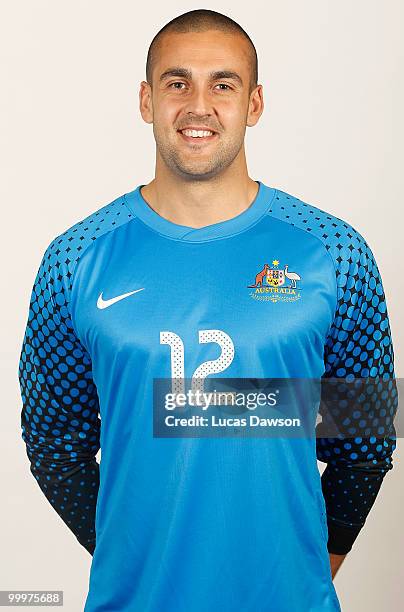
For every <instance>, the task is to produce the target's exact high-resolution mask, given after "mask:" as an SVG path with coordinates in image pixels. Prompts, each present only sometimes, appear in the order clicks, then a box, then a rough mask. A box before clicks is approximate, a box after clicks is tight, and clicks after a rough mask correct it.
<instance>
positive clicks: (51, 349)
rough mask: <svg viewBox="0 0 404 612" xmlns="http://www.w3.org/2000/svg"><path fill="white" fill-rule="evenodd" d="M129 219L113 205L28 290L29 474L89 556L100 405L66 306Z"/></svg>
mask: <svg viewBox="0 0 404 612" xmlns="http://www.w3.org/2000/svg"><path fill="white" fill-rule="evenodd" d="M130 217H131V214H130V213H129V211H128V209H127V207H126V205H125V203H124V202H123V200H122V198H118V199H116V200H114V201H113V202H111V203H110V204H107V205H106V206H104V207H103V208H100V209H99V210H98V211H96V212H95V213H92V214H91V215H89V216H88V217H86V218H85V219H83V220H82V221H80V222H78V223H76V224H75V225H73V226H72V227H71V228H69V229H68V230H67V231H65V232H64V233H63V234H61V235H59V236H57V237H56V238H55V239H54V240H53V241H52V242H51V243H50V244H49V246H48V247H47V249H46V251H45V254H44V256H43V258H42V261H41V264H40V267H39V270H38V273H37V275H36V278H35V282H34V286H33V289H32V294H31V300H30V306H29V314H28V322H27V326H26V330H25V335H24V340H23V345H22V349H21V354H20V361H19V381H20V388H21V396H22V402H23V405H22V410H21V427H22V437H23V440H24V442H25V443H26V449H27V455H28V457H29V460H30V465H31V471H32V473H33V475H34V476H35V478H36V480H37V482H38V484H39V486H40V488H41V489H42V491H43V492H44V494H45V495H46V497H47V499H48V500H49V501H50V503H51V504H52V506H53V507H54V508H55V510H56V511H57V512H58V514H59V515H60V516H61V518H62V519H63V520H64V521H65V523H66V524H67V525H68V526H69V528H70V529H71V530H72V532H73V533H74V534H75V535H76V537H77V539H78V540H79V542H80V543H81V544H82V545H83V546H84V547H85V548H86V549H87V550H88V551H89V552H90V553H93V551H94V546H95V525H94V523H95V505H96V501H97V494H98V487H99V466H98V463H97V461H96V459H95V455H96V453H97V451H98V450H99V444H100V442H99V436H100V418H99V403H98V396H97V390H96V387H95V385H94V382H93V378H92V372H91V360H90V356H89V354H88V353H87V351H86V349H85V348H84V347H83V346H82V344H81V343H80V341H79V340H78V338H77V337H76V335H75V333H74V330H73V327H72V321H71V318H70V313H69V300H70V292H71V285H72V279H73V275H74V270H75V267H76V264H77V262H78V260H79V258H80V257H81V255H82V254H83V253H84V252H85V250H86V249H87V248H88V247H89V246H90V245H91V244H92V243H93V242H94V240H96V239H97V238H98V237H99V236H101V235H103V234H105V233H106V232H108V231H111V230H113V229H114V228H115V227H118V226H120V225H122V224H124V223H126V222H127V221H128V220H129V219H130Z"/></svg>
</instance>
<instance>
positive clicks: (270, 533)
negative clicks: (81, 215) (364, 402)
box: [19, 181, 395, 612]
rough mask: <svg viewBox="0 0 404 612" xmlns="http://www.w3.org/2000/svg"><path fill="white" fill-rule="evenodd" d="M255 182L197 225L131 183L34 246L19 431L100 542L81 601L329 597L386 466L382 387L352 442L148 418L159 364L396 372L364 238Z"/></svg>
mask: <svg viewBox="0 0 404 612" xmlns="http://www.w3.org/2000/svg"><path fill="white" fill-rule="evenodd" d="M257 183H258V192H257V195H256V197H255V199H254V201H253V202H252V204H251V205H250V206H249V208H247V209H246V210H245V211H244V212H242V213H241V214H239V215H237V216H235V217H233V218H231V219H229V220H226V221H223V222H220V223H215V224H213V225H209V226H205V227H201V228H192V227H187V226H183V225H178V224H175V223H172V222H170V221H168V220H167V219H165V218H163V217H161V216H160V215H159V214H158V213H157V212H156V211H154V210H153V209H152V208H151V207H150V206H149V204H148V203H147V202H146V201H145V200H144V198H143V196H142V193H141V187H142V186H143V185H139V186H138V187H137V188H135V189H134V190H133V191H131V192H129V193H125V194H124V195H122V196H120V197H118V198H116V199H115V200H114V201H112V202H110V203H109V204H107V205H105V206H103V207H102V208H100V209H98V210H97V211H96V212H94V213H92V214H90V215H89V216H88V217H86V218H85V219H83V220H81V221H79V222H78V223H76V224H74V225H73V226H72V227H70V228H69V229H67V230H66V231H65V232H63V233H62V234H60V235H59V236H57V237H56V238H54V239H53V240H52V242H51V243H50V244H49V246H48V247H47V249H46V251H45V253H44V255H43V258H42V261H41V264H40V266H39V269H38V272H37V276H36V279H35V283H34V287H33V290H32V295H31V301H30V305H29V315H28V321H27V325H26V330H25V335H24V339H23V346H22V350H21V355H20V362H19V379H20V385H21V395H22V400H23V405H22V411H21V425H22V436H23V439H24V441H25V444H26V449H27V454H28V457H29V460H30V465H31V471H32V473H33V475H34V477H35V478H36V480H37V482H38V484H39V486H40V488H41V490H42V491H43V493H44V494H45V495H46V497H47V499H48V500H49V502H50V503H51V504H52V506H53V507H54V509H55V510H56V511H57V512H58V514H59V515H60V516H61V518H62V519H63V521H64V522H65V523H66V525H68V527H69V528H70V529H71V531H72V532H73V533H74V534H75V536H76V537H77V539H78V540H79V542H80V543H81V544H82V545H83V546H84V547H85V548H86V549H87V550H88V551H89V552H90V553H91V554H92V555H93V557H92V563H91V570H90V577H89V590H88V595H87V598H86V602H85V606H84V610H85V612H104V611H105V612H107V611H108V612H118V611H122V612H124V611H125V612H219V611H220V612H233V611H239V610H240V611H242V612H253V611H254V612H258V611H262V612H264V611H265V612H320V611H321V612H327V611H329V612H331V611H334V612H335V611H338V610H340V605H339V602H338V598H337V595H336V592H335V589H334V586H333V582H332V578H331V573H330V566H329V552H335V553H340V554H343V553H346V552H348V551H349V550H350V549H351V547H352V544H353V542H354V540H355V538H356V537H357V535H358V534H359V531H360V529H361V528H362V527H363V525H364V523H365V520H366V516H367V514H368V512H369V510H370V508H371V506H372V504H373V502H374V501H375V498H376V495H377V493H378V491H379V489H380V486H381V483H382V480H383V477H384V475H385V473H386V472H387V471H388V470H390V469H391V467H392V453H393V450H394V448H395V435H394V428H393V427H392V426H390V427H388V425H389V423H390V424H391V419H390V417H391V415H392V412H393V409H394V401H393V400H391V399H388V400H386V401H385V402H376V401H375V406H374V410H376V411H377V414H376V417H380V418H382V420H383V422H384V423H385V424H387V426H386V427H385V428H384V427H381V428H379V434H380V435H379V436H373V435H372V436H368V437H367V438H365V437H364V436H363V427H361V429H360V435H359V433H358V432H359V425H358V422H359V421H358V419H359V420H360V415H356V417H355V416H354V415H353V414H349V415H347V417H346V418H347V419H348V422H349V432H350V438H349V440H347V439H346V437H344V438H343V439H342V438H341V439H339V438H338V437H333V438H324V437H323V438H318V439H316V438H315V437H314V436H305V437H296V438H293V437H290V436H289V437H287V436H285V437H283V436H272V437H269V436H268V437H265V436H264V437H254V436H251V437H248V436H228V437H226V436H222V437H218V436H216V437H215V436H194V437H192V436H186V435H181V433H178V434H177V435H171V436H170V435H169V436H164V435H159V434H158V432H157V434H156V431H155V427H154V418H155V411H156V407H155V405H154V403H153V397H154V396H153V389H154V384H155V381H156V379H159V378H161V379H171V380H173V379H178V380H180V379H181V377H185V378H186V379H193V378H194V377H196V376H199V377H201V378H202V379H203V378H205V379H208V378H209V377H214V376H219V377H220V376H223V377H229V378H235V379H237V378H257V379H261V378H263V379H272V378H279V379H292V378H299V379H305V378H307V379H324V378H327V377H330V378H331V377H350V376H353V377H356V376H357V377H375V378H376V377H381V378H383V379H386V378H387V379H391V378H393V376H394V365H393V361H394V356H393V347H392V342H391V334H390V328H389V321H388V315H387V308H386V301H385V297H384V293H383V286H382V282H381V278H380V274H379V271H378V268H377V265H376V262H375V260H374V257H373V255H372V252H371V250H370V247H369V246H368V244H367V243H366V241H365V240H364V238H363V237H362V236H361V235H360V234H359V233H358V232H357V231H356V230H355V229H354V228H353V227H352V226H351V225H350V224H349V223H347V222H346V221H344V220H341V219H339V218H337V217H335V216H333V215H331V214H328V213H327V212H325V211H323V210H321V209H319V208H317V207H315V206H313V205H310V204H308V203H305V202H303V201H301V200H300V199H298V198H297V197H294V196H292V195H290V194H288V193H286V192H284V191H282V190H280V189H276V188H274V187H270V186H267V185H265V184H264V183H262V182H260V181H257ZM386 414H387V417H386ZM389 415H390V417H389ZM373 416H374V413H373ZM362 425H363V424H362ZM100 448H101V460H100V461H99V462H97V460H96V454H97V452H98V451H99V449H100ZM317 459H319V460H321V461H324V462H325V463H327V466H326V469H325V471H324V473H323V475H322V477H320V473H319V471H318V467H317Z"/></svg>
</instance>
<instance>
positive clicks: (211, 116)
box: [140, 9, 263, 180]
mask: <svg viewBox="0 0 404 612" xmlns="http://www.w3.org/2000/svg"><path fill="white" fill-rule="evenodd" d="M146 79H147V80H146V81H142V84H141V90H140V111H141V114H142V117H143V119H144V120H145V121H146V122H147V123H152V124H153V132H154V136H155V140H156V146H157V155H158V160H157V161H158V163H161V162H163V163H164V164H165V166H167V167H168V169H169V170H170V171H172V172H174V173H176V174H177V175H181V177H182V178H184V179H190V180H204V179H209V178H212V177H214V176H216V175H218V174H219V173H220V172H222V171H223V170H225V169H226V168H227V167H229V166H230V165H231V164H232V163H233V162H234V160H236V159H239V161H240V156H244V137H245V129H246V126H247V125H248V126H252V125H255V124H256V123H257V121H258V119H259V117H260V115H261V113H262V111H263V99H262V86H261V85H257V80H258V62H257V54H256V51H255V47H254V45H253V43H252V41H251V39H250V38H249V36H248V34H246V32H245V31H244V30H243V29H242V28H241V26H239V25H238V24H237V23H236V22H235V21H233V20H232V19H230V18H229V17H227V16H225V15H222V14H221V13H216V12H215V11H211V10H205V9H198V10H194V11H190V12H188V13H184V14H183V15H180V16H179V17H176V18H175V19H173V20H172V21H170V22H169V23H168V24H166V25H165V26H164V27H163V28H162V29H161V30H160V31H159V32H158V33H157V34H156V36H155V37H154V38H153V40H152V42H151V44H150V47H149V51H148V54H147V62H146ZM188 127H192V128H199V129H202V128H204V129H208V130H211V131H213V132H214V133H213V136H209V137H207V138H199V137H194V138H192V137H190V136H188V137H187V136H186V135H184V134H183V130H184V129H185V128H188Z"/></svg>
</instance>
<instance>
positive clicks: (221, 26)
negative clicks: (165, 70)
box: [146, 9, 258, 93]
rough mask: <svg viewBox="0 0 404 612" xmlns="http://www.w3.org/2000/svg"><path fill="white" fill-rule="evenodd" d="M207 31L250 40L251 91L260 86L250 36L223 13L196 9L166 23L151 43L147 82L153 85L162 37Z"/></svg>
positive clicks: (147, 63) (256, 58) (147, 61)
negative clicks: (227, 33) (230, 34)
mask: <svg viewBox="0 0 404 612" xmlns="http://www.w3.org/2000/svg"><path fill="white" fill-rule="evenodd" d="M207 30H222V31H223V32H234V33H238V34H241V35H242V36H243V37H244V38H245V39H247V40H248V42H249V45H250V65H251V79H250V91H249V93H251V91H252V90H253V89H254V88H255V87H256V86H257V84H258V57H257V51H256V49H255V46H254V43H253V42H252V40H251V38H250V37H249V36H248V34H247V32H246V31H245V30H244V29H243V28H242V27H241V26H240V25H239V24H238V23H237V22H236V21H234V20H233V19H231V18H230V17H228V16H227V15H223V14H222V13H217V12H216V11H211V10H210V9H195V10H193V11H188V12H187V13H183V14H182V15H179V16H178V17H174V19H172V20H171V21H169V22H168V23H166V25H165V26H163V27H162V28H161V29H160V30H159V31H158V32H157V34H156V35H155V37H154V38H153V40H152V41H151V43H150V46H149V50H148V52H147V60H146V81H147V82H148V83H149V85H152V74H153V66H154V63H155V55H156V50H157V47H158V44H159V41H160V40H161V38H162V36H163V35H164V34H166V33H170V32H176V33H181V34H185V33H187V32H206V31H207Z"/></svg>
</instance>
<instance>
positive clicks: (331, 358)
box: [316, 237, 397, 575]
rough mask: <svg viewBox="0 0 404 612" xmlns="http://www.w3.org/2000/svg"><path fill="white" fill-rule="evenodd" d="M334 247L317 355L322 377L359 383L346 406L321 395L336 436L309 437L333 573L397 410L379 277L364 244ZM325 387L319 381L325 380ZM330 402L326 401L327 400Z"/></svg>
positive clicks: (361, 512)
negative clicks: (328, 314)
mask: <svg viewBox="0 0 404 612" xmlns="http://www.w3.org/2000/svg"><path fill="white" fill-rule="evenodd" d="M360 239H361V241H360V243H359V246H356V247H354V248H353V247H351V245H349V246H348V247H347V248H345V249H341V251H340V253H339V260H338V261H339V264H338V267H337V287H338V296H337V298H338V299H337V308H336V312H335V318H334V322H333V324H332V326H331V328H330V331H329V334H328V338H327V342H326V346H325V351H324V361H325V372H324V375H323V378H324V379H329V378H333V379H334V380H335V379H344V380H345V381H347V382H350V383H351V387H350V391H351V392H352V388H353V387H352V381H355V380H356V379H358V378H359V379H360V385H361V386H360V389H361V391H362V393H359V392H356V393H353V395H352V393H351V395H350V396H349V400H348V401H347V391H346V389H345V388H344V385H341V384H339V385H337V386H335V387H331V386H328V385H325V386H327V389H326V391H325V392H324V396H325V399H324V402H322V404H321V405H320V413H322V415H324V422H325V424H326V426H327V420H328V421H329V420H330V419H331V418H334V419H335V421H336V422H337V424H338V430H339V431H338V435H336V436H335V437H326V436H325V437H322V436H321V435H319V433H320V434H321V430H322V427H324V424H321V425H320V426H319V427H318V434H317V441H316V442H317V458H318V459H319V460H320V461H324V462H326V463H327V467H326V469H325V470H324V472H323V475H322V479H321V481H322V490H323V495H324V499H325V503H326V510H327V525H328V534H329V538H328V551H329V553H330V562H331V565H332V567H333V571H334V575H335V573H336V571H337V569H338V567H339V566H340V564H341V563H342V561H343V558H344V557H345V555H346V554H347V553H348V552H349V551H350V550H351V549H352V546H353V543H354V541H355V540H356V538H357V536H358V535H359V532H360V530H361V529H362V527H363V526H364V524H365V521H366V518H367V516H368V514H369V511H370V509H371V507H372V505H373V503H374V502H375V499H376V496H377V494H378V492H379V490H380V487H381V484H382V481H383V478H384V476H385V474H386V473H387V471H389V470H390V469H392V467H393V466H392V454H393V451H394V449H395V439H396V436H395V429H394V425H393V418H394V414H395V411H396V407H397V389H396V385H395V378H394V353H393V345H392V341H391V334H390V327H389V320H388V314H387V307H386V301H385V296H384V291H383V286H382V281H381V278H380V273H379V270H378V268H377V265H376V262H375V260H374V257H373V254H372V252H371V250H370V248H369V246H368V245H367V244H366V242H365V241H364V239H363V238H362V237H360ZM325 382H326V383H327V381H325ZM330 400H332V401H330Z"/></svg>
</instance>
